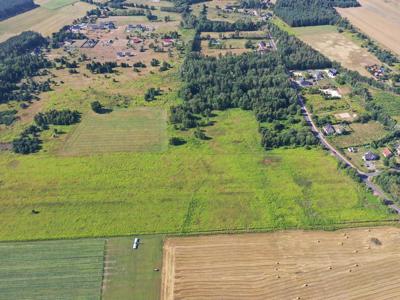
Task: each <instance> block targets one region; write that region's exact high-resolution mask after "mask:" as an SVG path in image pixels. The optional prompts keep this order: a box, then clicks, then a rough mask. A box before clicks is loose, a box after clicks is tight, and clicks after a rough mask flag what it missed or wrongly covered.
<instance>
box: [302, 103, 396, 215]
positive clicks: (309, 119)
mask: <svg viewBox="0 0 400 300" xmlns="http://www.w3.org/2000/svg"><path fill="white" fill-rule="evenodd" d="M298 100H299V104H300V106H301V108H302V114H303V117H304V119H305V120H306V122H307V123H308V124H309V125H310V127H311V131H312V132H313V133H314V135H315V136H316V137H317V138H318V139H319V140H320V142H321V144H322V145H323V146H324V147H325V148H327V149H328V150H329V151H330V152H331V153H332V154H333V155H334V156H335V157H336V158H337V159H339V160H340V161H342V162H344V163H345V164H346V165H347V166H350V167H352V168H353V169H355V170H356V171H357V173H358V174H359V175H360V177H361V179H362V181H363V182H364V183H365V184H366V185H367V186H368V187H369V188H370V189H371V190H372V191H373V192H374V194H375V195H378V196H379V197H381V198H382V199H384V200H385V202H388V203H391V204H390V205H389V207H390V208H392V209H394V210H395V211H397V213H398V214H400V207H399V206H397V205H395V204H393V201H391V200H390V199H388V198H387V196H386V195H385V193H384V192H383V191H382V190H381V188H380V187H379V186H377V185H376V184H375V183H373V182H372V180H371V179H372V178H373V177H375V176H378V175H379V174H380V173H381V172H380V171H376V172H373V173H365V172H363V171H361V170H359V169H358V168H357V167H356V166H355V165H354V164H353V163H352V162H351V161H350V160H348V159H347V157H345V156H344V155H343V154H341V153H340V152H338V151H337V150H336V148H335V147H333V146H332V145H331V144H330V143H329V142H328V140H327V139H326V138H325V136H324V134H323V133H322V132H321V131H320V130H319V129H318V127H317V126H316V125H315V123H314V121H313V120H312V117H311V113H310V112H309V111H308V109H307V107H306V105H305V103H304V100H303V98H302V97H301V96H299V97H298Z"/></svg>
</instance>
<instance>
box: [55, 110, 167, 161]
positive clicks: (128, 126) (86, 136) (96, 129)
mask: <svg viewBox="0 0 400 300" xmlns="http://www.w3.org/2000/svg"><path fill="white" fill-rule="evenodd" d="M166 119H167V116H166V112H165V110H163V109H161V108H157V107H140V108H135V109H132V110H128V111H127V110H119V111H112V112H110V113H105V114H96V113H93V112H92V113H88V114H87V115H86V116H85V117H84V119H83V121H82V122H81V123H80V124H79V125H78V126H77V128H76V129H75V130H74V131H73V132H72V133H71V134H70V135H69V136H68V137H67V140H66V143H65V144H64V146H63V147H62V150H61V151H60V153H61V154H64V155H89V154H94V153H109V152H129V151H135V152H140V151H143V152H144V151H147V152H152V151H161V150H163V149H165V147H166V146H167V144H168V141H167V134H166V125H167V120H166Z"/></svg>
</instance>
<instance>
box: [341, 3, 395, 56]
mask: <svg viewBox="0 0 400 300" xmlns="http://www.w3.org/2000/svg"><path fill="white" fill-rule="evenodd" d="M359 2H360V3H361V7H352V8H338V9H337V10H338V12H339V13H340V14H341V15H342V16H343V17H345V18H347V19H349V21H350V22H351V23H352V24H354V25H355V26H356V27H358V28H359V29H361V31H363V32H364V33H366V34H367V35H369V36H370V37H371V38H373V39H375V40H376V41H378V42H379V43H380V44H382V45H383V46H385V47H387V48H388V49H390V50H392V51H393V52H395V53H397V54H398V55H400V34H399V32H400V0H385V1H383V0H382V1H376V0H359Z"/></svg>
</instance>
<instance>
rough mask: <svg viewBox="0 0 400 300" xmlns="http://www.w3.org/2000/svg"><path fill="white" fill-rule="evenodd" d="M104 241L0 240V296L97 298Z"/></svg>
mask: <svg viewBox="0 0 400 300" xmlns="http://www.w3.org/2000/svg"><path fill="white" fill-rule="evenodd" d="M103 255H104V240H102V239H97V240H67V241H51V242H49V241H46V242H25V243H0V298H1V299H40V300H42V299H100V296H101V283H102V276H103Z"/></svg>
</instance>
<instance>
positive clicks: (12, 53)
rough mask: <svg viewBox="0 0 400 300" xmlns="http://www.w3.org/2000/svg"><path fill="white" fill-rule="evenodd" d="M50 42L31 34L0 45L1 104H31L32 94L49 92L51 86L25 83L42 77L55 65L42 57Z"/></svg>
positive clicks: (25, 33)
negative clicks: (16, 102) (14, 101)
mask: <svg viewBox="0 0 400 300" xmlns="http://www.w3.org/2000/svg"><path fill="white" fill-rule="evenodd" d="M47 44H48V41H47V40H46V39H45V38H44V37H42V36H41V35H40V34H39V33H36V32H32V31H27V32H23V33H21V34H20V35H18V36H15V37H12V38H10V39H8V40H7V41H5V42H3V43H1V44H0V66H1V68H0V103H6V102H8V101H10V100H30V99H32V94H34V93H36V92H39V91H43V90H46V89H49V88H50V86H49V84H48V83H47V84H44V85H41V84H38V83H36V82H34V81H33V80H27V81H26V82H25V83H24V84H20V83H21V81H22V79H24V78H31V77H33V76H35V75H40V70H41V69H43V68H48V67H51V66H52V64H51V63H50V62H49V61H48V60H47V59H46V58H45V57H44V56H43V55H42V54H41V51H40V48H41V47H45V46H47Z"/></svg>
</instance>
